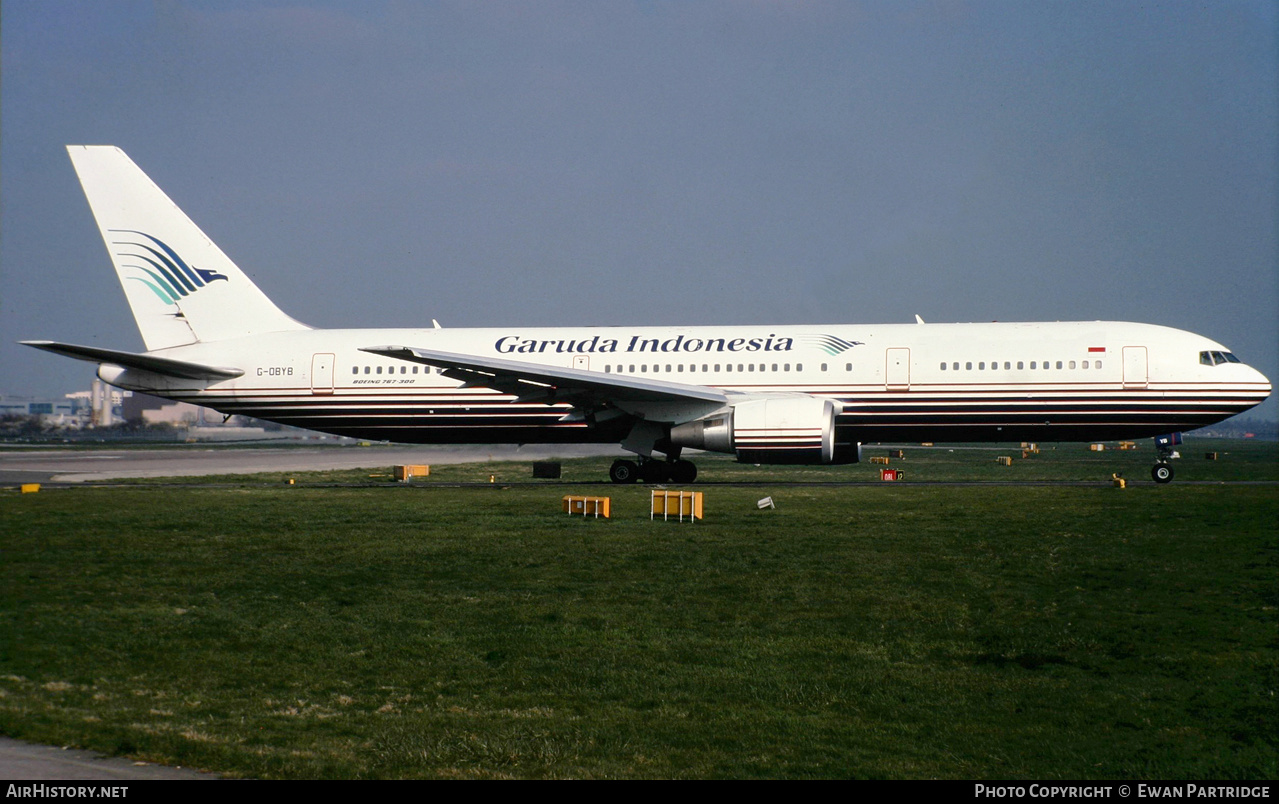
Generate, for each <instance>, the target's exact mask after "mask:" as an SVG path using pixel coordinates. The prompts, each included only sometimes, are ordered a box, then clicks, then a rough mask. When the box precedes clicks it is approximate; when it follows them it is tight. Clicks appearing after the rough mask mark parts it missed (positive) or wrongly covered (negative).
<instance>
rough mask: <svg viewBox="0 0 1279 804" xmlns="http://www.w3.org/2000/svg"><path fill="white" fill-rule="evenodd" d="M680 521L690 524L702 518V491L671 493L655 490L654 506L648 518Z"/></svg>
mask: <svg viewBox="0 0 1279 804" xmlns="http://www.w3.org/2000/svg"><path fill="white" fill-rule="evenodd" d="M659 516H660V517H661V518H662V519H678V520H679V521H680V522H683V521H684V520H685V519H688V520H689V521H690V522H692V521H694V520H697V519H701V518H702V493H701V492H700V491H670V490H668V489H653V505H652V508H651V509H650V512H649V515H648V518H649V519H656V518H657V517H659Z"/></svg>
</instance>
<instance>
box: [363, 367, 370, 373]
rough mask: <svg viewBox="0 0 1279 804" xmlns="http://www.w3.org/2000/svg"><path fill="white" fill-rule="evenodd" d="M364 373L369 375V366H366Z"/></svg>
mask: <svg viewBox="0 0 1279 804" xmlns="http://www.w3.org/2000/svg"><path fill="white" fill-rule="evenodd" d="M364 373H365V374H368V373H369V367H368V366H365V367H364Z"/></svg>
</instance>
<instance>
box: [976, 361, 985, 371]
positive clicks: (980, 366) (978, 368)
mask: <svg viewBox="0 0 1279 804" xmlns="http://www.w3.org/2000/svg"><path fill="white" fill-rule="evenodd" d="M977 370H978V371H985V370H986V364H985V363H978V364H977Z"/></svg>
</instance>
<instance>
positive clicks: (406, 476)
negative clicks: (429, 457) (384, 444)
mask: <svg viewBox="0 0 1279 804" xmlns="http://www.w3.org/2000/svg"><path fill="white" fill-rule="evenodd" d="M430 474H431V467H429V466H426V465H424V464H410V465H407V466H397V467H395V479H396V480H412V479H413V478H415V477H427V476H429V475H430Z"/></svg>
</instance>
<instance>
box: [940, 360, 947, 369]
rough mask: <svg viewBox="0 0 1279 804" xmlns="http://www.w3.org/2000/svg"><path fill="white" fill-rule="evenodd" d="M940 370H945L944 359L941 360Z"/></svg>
mask: <svg viewBox="0 0 1279 804" xmlns="http://www.w3.org/2000/svg"><path fill="white" fill-rule="evenodd" d="M941 370H942V371H945V370H946V363H945V362H944V361H943V362H942V364H941Z"/></svg>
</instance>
